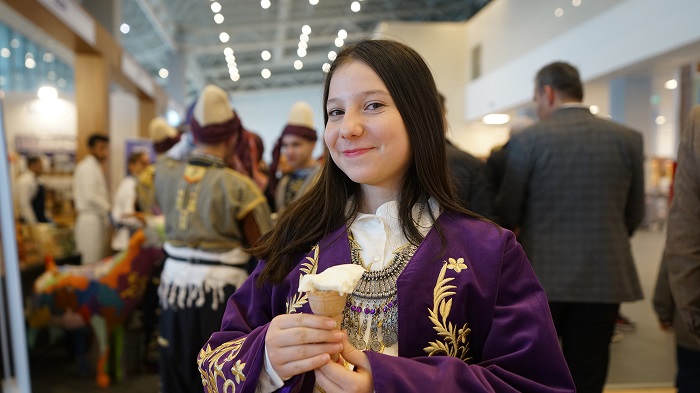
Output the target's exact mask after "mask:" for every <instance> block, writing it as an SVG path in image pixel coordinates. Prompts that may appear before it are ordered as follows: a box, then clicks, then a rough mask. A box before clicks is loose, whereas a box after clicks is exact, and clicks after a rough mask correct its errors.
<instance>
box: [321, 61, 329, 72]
mask: <svg viewBox="0 0 700 393" xmlns="http://www.w3.org/2000/svg"><path fill="white" fill-rule="evenodd" d="M321 69H322V70H323V72H328V71H330V70H331V65H330V64H328V63H323V66H322V67H321Z"/></svg>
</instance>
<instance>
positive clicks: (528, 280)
mask: <svg viewBox="0 0 700 393" xmlns="http://www.w3.org/2000/svg"><path fill="white" fill-rule="evenodd" d="M437 222H438V223H439V225H441V227H442V228H443V229H444V234H445V236H446V238H447V243H446V250H445V253H444V255H442V256H439V257H438V254H439V250H440V249H441V247H440V238H439V235H438V233H437V231H436V229H435V228H432V229H431V230H430V232H429V233H428V235H427V236H426V237H425V239H424V240H423V242H422V243H421V244H420V246H419V247H418V249H417V250H416V252H415V254H414V256H413V259H411V261H410V262H409V263H408V265H407V266H406V268H405V270H404V271H403V273H402V274H401V276H400V277H399V279H398V282H397V285H398V304H399V306H398V307H399V356H398V357H394V356H389V355H384V354H381V353H375V352H370V351H367V352H366V354H367V356H368V357H369V360H370V363H371V367H372V374H373V377H374V384H375V391H376V392H377V393H383V392H426V391H431V390H434V391H440V392H499V393H504V392H537V393H546V392H574V391H575V388H574V384H573V381H572V379H571V375H570V373H569V370H568V368H567V365H566V361H565V360H564V356H563V355H562V352H561V349H560V347H559V343H558V340H557V335H556V332H555V330H554V326H553V324H552V318H551V315H550V312H549V306H548V304H547V298H546V297H545V294H544V291H543V289H542V287H541V286H540V284H539V282H538V280H537V278H536V277H535V274H534V272H533V270H532V268H531V266H530V263H529V261H528V260H527V257H526V256H525V253H524V252H523V249H522V248H521V247H520V245H519V244H518V243H517V242H516V240H515V237H514V236H513V234H512V233H511V232H509V231H507V230H504V229H499V228H497V227H496V226H494V225H493V224H490V223H487V222H483V221H479V220H475V219H472V218H469V217H467V216H464V215H460V214H455V213H449V212H446V213H443V214H442V215H441V216H440V217H439V218H438V220H437ZM349 261H350V245H349V242H348V236H347V231H346V228H345V227H341V228H338V229H337V230H335V231H334V232H332V233H331V234H329V235H328V236H326V237H325V238H323V239H322V240H321V241H320V242H319V244H318V245H317V246H315V247H314V248H313V250H312V251H311V252H310V253H309V254H308V255H306V256H304V257H303V258H302V259H301V260H300V261H299V263H298V264H297V266H296V267H295V268H294V269H293V270H292V271H291V272H290V273H289V275H288V276H287V278H286V279H285V281H284V282H283V283H282V284H279V285H266V286H263V287H258V286H256V284H255V280H256V279H257V277H258V275H259V273H260V270H261V269H262V265H263V263H262V262H261V264H260V265H259V266H258V268H257V270H256V271H255V272H254V273H253V274H252V275H251V277H250V278H249V279H248V281H247V282H246V283H245V284H244V285H243V286H242V287H241V288H239V289H238V290H237V291H236V293H235V294H234V295H233V296H231V298H230V299H229V301H228V304H227V307H226V314H225V315H224V319H223V323H222V327H221V331H220V332H218V333H214V334H213V335H212V336H211V338H210V339H209V341H208V342H207V343H206V344H205V346H204V348H203V349H202V351H201V352H200V354H199V358H198V363H199V367H200V372H201V373H202V382H203V384H204V388H205V391H207V392H209V393H214V392H224V391H226V392H229V391H234V392H237V393H240V392H251V393H252V392H255V388H256V385H257V380H258V378H259V375H260V372H261V370H262V369H263V367H264V344H265V334H266V332H267V328H268V326H269V322H270V320H271V319H272V318H273V317H274V316H276V315H279V314H283V313H291V312H296V313H299V312H304V313H310V312H311V311H310V309H309V305H308V303H307V301H306V296H305V294H303V293H302V294H300V293H298V292H297V288H298V285H299V279H300V277H301V276H302V275H304V274H308V273H315V272H322V271H323V270H325V269H327V268H328V267H330V266H334V265H339V264H344V263H349ZM438 332H440V333H441V334H438ZM314 381H315V379H314V374H313V373H312V372H309V373H306V374H303V375H297V376H295V377H293V378H291V379H290V380H288V381H286V383H285V385H284V387H283V388H281V389H280V391H283V392H312V391H313V387H314ZM232 387H233V389H231V388H232Z"/></svg>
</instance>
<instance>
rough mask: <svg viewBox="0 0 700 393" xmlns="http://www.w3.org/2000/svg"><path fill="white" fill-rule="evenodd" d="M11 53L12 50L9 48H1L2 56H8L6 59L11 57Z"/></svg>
mask: <svg viewBox="0 0 700 393" xmlns="http://www.w3.org/2000/svg"><path fill="white" fill-rule="evenodd" d="M11 54H12V52H10V50H9V49H7V48H2V49H0V56H2V57H4V58H6V59H7V58H8V57H10V55H11Z"/></svg>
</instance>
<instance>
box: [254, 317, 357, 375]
mask: <svg viewBox="0 0 700 393" xmlns="http://www.w3.org/2000/svg"><path fill="white" fill-rule="evenodd" d="M344 337H345V334H344V333H343V332H341V331H340V330H338V326H336V323H335V321H334V320H333V319H331V318H327V317H319V316H316V315H312V314H287V315H278V316H276V317H275V318H274V319H272V322H270V327H269V328H268V330H267V334H266V336H265V347H266V349H267V354H268V357H269V358H270V365H271V366H272V368H273V369H274V370H275V372H276V373H277V375H279V377H280V378H282V379H283V380H286V379H289V378H291V377H293V376H295V375H298V374H303V373H305V372H307V371H311V370H314V369H316V368H318V367H321V366H322V365H324V364H326V363H328V361H329V360H330V358H331V357H330V355H332V354H337V353H340V351H341V350H342V349H343V344H342V343H343V339H344ZM346 345H350V344H346Z"/></svg>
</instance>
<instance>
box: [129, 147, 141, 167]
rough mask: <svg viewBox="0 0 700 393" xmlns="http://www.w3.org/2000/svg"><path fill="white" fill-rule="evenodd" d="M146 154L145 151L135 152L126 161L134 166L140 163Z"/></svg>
mask: <svg viewBox="0 0 700 393" xmlns="http://www.w3.org/2000/svg"><path fill="white" fill-rule="evenodd" d="M145 155H146V152H145V151H141V150H139V151H135V152H133V153H131V154H129V158H128V159H127V160H126V163H127V164H129V165H133V164H136V163H138V162H139V161H140V160H141V157H143V156H145Z"/></svg>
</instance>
